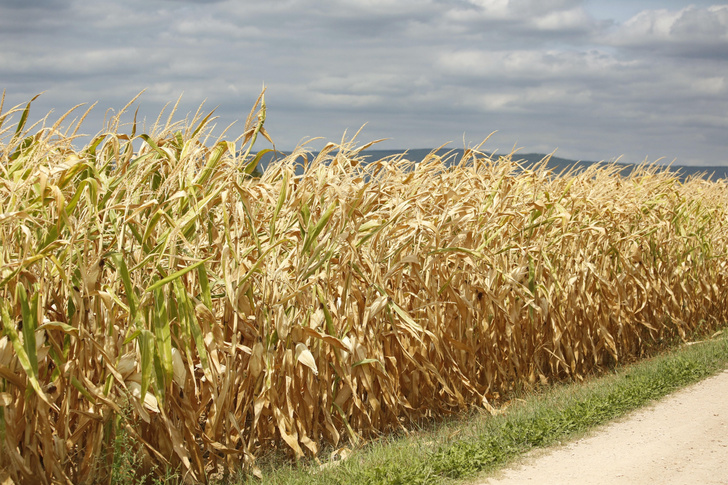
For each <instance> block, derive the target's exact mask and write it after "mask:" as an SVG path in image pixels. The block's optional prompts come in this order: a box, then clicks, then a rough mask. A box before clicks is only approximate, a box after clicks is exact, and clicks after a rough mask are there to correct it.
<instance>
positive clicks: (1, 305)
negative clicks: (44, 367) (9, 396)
mask: <svg viewBox="0 0 728 485" xmlns="http://www.w3.org/2000/svg"><path fill="white" fill-rule="evenodd" d="M19 288H22V285H21V286H19ZM9 306H10V303H9V302H7V301H5V300H0V316H1V318H2V322H3V329H4V330H5V335H7V336H8V338H9V339H10V342H11V343H12V344H13V349H14V350H15V355H17V357H18V362H20V366H21V367H22V368H23V370H24V371H25V374H26V375H27V376H28V382H30V386H31V387H32V388H33V390H34V391H35V393H36V394H38V396H39V397H40V398H41V399H42V400H43V401H45V402H46V404H48V405H49V406H50V407H51V408H53V409H58V408H57V406H56V405H55V404H53V403H51V402H50V400H49V399H48V396H47V395H46V393H45V392H43V388H42V387H41V385H40V382H39V381H38V374H37V370H38V364H37V362H36V365H35V368H34V367H33V366H32V365H31V363H30V359H29V357H28V353H27V352H26V349H25V345H24V344H23V343H21V342H20V337H18V332H16V331H15V325H14V324H13V321H12V319H11V318H10V312H9V310H8V307H9ZM23 328H25V325H23ZM23 337H25V336H23ZM33 345H35V338H33ZM33 350H34V351H35V347H33Z"/></svg>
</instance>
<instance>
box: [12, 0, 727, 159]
mask: <svg viewBox="0 0 728 485" xmlns="http://www.w3.org/2000/svg"><path fill="white" fill-rule="evenodd" d="M693 10H694V11H692V10H691V11H689V12H685V11H672V12H667V13H658V14H655V13H647V14H644V15H647V17H646V18H647V19H651V20H649V22H652V23H659V22H663V21H664V19H673V20H672V24H673V26H672V27H671V30H670V29H668V31H667V34H666V35H667V37H665V38H662V37H655V36H654V35H653V37H652V38H646V37H645V36H646V35H647V34H646V33H647V32H648V30H649V29H648V28H647V26H648V25H650V23H649V22H647V21H646V20H645V21H644V22H643V23H639V22H637V21H634V22H632V23H626V24H624V25H621V26H620V25H615V26H614V27H613V30H612V32H611V33H609V36H608V35H607V34H606V33H605V32H606V30H607V28H608V27H609V24H608V23H606V22H603V21H600V20H599V19H594V18H592V17H591V16H590V15H589V13H588V11H587V10H586V9H585V3H584V2H581V1H577V0H564V1H559V0H554V1H545V2H544V1H541V2H538V1H535V0H528V1H526V0H523V1H508V0H477V1H476V0H473V1H465V0H428V1H410V0H400V1H396V0H347V1H334V0H324V1H313V0H306V1H304V0H286V1H275V2H272V1H268V2H219V3H218V2H204V1H194V0H189V1H183V2H174V1H171V0H159V1H156V2H143V1H142V0H129V1H128V2H110V1H99V0H93V1H92V0H74V1H71V2H68V7H67V9H66V10H56V11H53V10H50V7H49V10H48V14H47V15H46V16H45V17H44V18H40V19H37V20H38V22H37V23H35V24H34V23H33V22H32V20H33V19H32V18H31V16H25V17H23V14H22V13H21V12H20V10H18V9H16V11H15V13H14V15H15V16H16V17H15V20H16V21H17V22H21V23H22V22H25V24H24V25H26V24H27V26H26V27H24V28H26V30H23V31H22V32H24V33H22V34H21V36H22V42H18V34H17V33H16V34H14V35H12V34H9V33H8V32H7V31H6V30H5V29H4V28H3V29H0V66H3V67H2V69H3V72H2V74H3V76H2V82H4V83H5V85H4V86H3V87H5V88H7V89H8V95H9V98H12V99H11V100H10V101H11V102H13V103H21V102H24V101H25V102H27V100H28V99H30V97H32V95H34V94H37V93H38V92H40V91H44V90H45V91H46V93H45V94H44V95H43V96H41V98H39V99H38V101H37V102H36V106H35V107H34V108H33V111H32V114H33V115H36V116H37V115H40V114H41V113H42V114H45V111H46V110H47V109H50V108H55V109H56V110H57V111H58V112H62V111H63V110H64V109H68V107H70V106H72V105H74V104H76V103H78V102H86V101H88V102H93V101H96V100H99V107H98V109H97V110H96V111H95V112H94V113H93V114H92V115H91V116H90V117H89V119H88V121H87V123H86V125H87V126H88V131H91V132H95V131H96V129H100V127H101V121H102V119H103V115H104V110H105V109H106V108H108V107H113V108H115V109H119V108H120V107H122V106H123V105H124V104H126V102H127V101H129V99H131V98H132V97H133V96H134V95H135V94H137V93H138V92H139V91H140V90H142V89H145V88H146V89H147V91H146V92H145V94H144V95H143V96H142V97H141V98H140V101H138V102H137V105H138V106H140V117H143V118H146V119H147V120H149V121H150V122H151V121H153V120H154V118H156V116H157V114H158V112H159V110H161V108H162V106H163V105H164V104H165V103H167V102H172V103H174V102H175V100H176V99H177V98H178V96H180V94H182V93H184V95H183V97H182V101H181V102H180V108H179V114H180V115H181V116H184V115H185V114H186V113H193V112H194V111H195V110H196V109H197V107H198V106H199V104H200V103H201V102H202V101H203V100H205V99H207V100H208V101H207V104H206V106H208V107H209V108H210V109H212V108H213V107H215V106H217V107H218V108H217V110H216V114H217V115H218V116H219V120H218V126H219V130H221V129H222V128H223V127H224V126H227V125H228V124H229V123H231V122H232V121H234V120H236V119H237V120H241V119H244V118H245V116H247V113H248V111H249V109H250V107H251V105H252V103H253V101H254V100H255V98H256V96H257V95H258V93H259V92H260V89H261V86H262V85H263V83H265V84H266V86H267V89H268V91H267V95H266V100H267V103H268V119H267V129H268V132H269V133H270V134H271V135H272V136H273V138H274V140H275V141H276V143H277V145H278V146H279V148H286V149H290V148H292V147H293V146H295V145H296V144H297V143H298V142H299V141H300V140H301V139H303V138H305V137H312V136H324V137H326V138H327V139H329V140H334V141H335V140H338V139H340V138H341V135H342V133H343V132H344V130H348V133H349V134H352V133H353V132H355V131H356V130H358V129H359V128H360V127H361V126H362V125H363V124H365V123H367V125H366V128H365V129H364V131H363V133H362V135H361V138H362V140H363V141H367V140H370V139H374V138H393V140H392V141H390V142H387V144H386V145H385V146H389V147H392V148H407V147H428V146H433V145H439V144H440V143H443V142H446V141H448V140H452V141H453V142H454V143H455V144H456V145H461V144H462V143H463V134H465V142H466V143H469V142H472V143H473V144H475V143H478V142H480V141H481V140H482V139H483V138H485V136H487V135H488V134H489V133H490V132H492V131H494V130H499V133H498V134H497V135H496V136H494V138H493V139H492V145H489V149H493V148H498V147H500V148H501V149H502V150H509V149H510V148H511V146H513V144H514V143H518V144H522V145H524V146H525V147H526V148H525V149H526V150H527V151H537V150H540V151H551V150H553V149H554V148H556V147H559V148H560V151H559V154H561V155H563V156H572V157H576V158H583V159H587V158H610V157H614V156H618V155H619V154H621V153H626V154H627V155H628V156H629V157H630V158H631V160H632V161H634V160H636V159H642V158H644V156H645V155H649V156H651V157H653V158H654V157H656V156H662V155H667V156H670V155H671V154H672V155H673V156H680V157H685V158H686V159H687V158H688V157H691V159H692V158H696V157H698V158H699V157H702V159H704V160H705V161H713V162H721V161H726V160H725V157H723V159H719V158H718V157H719V156H720V155H716V154H720V153H723V154H724V153H725V152H726V151H725V147H726V145H725V141H722V139H721V138H720V136H718V133H720V132H721V130H724V129H725V121H722V120H724V119H725V118H724V113H725V111H726V110H728V101H726V100H727V99H728V96H726V94H728V93H727V92H726V89H727V88H726V79H728V67H727V66H726V63H725V62H724V61H722V60H720V58H716V59H718V61H717V62H716V61H714V60H713V61H706V60H705V59H704V57H694V58H689V59H685V58H681V59H678V58H676V57H674V56H672V57H671V56H669V55H668V56H653V55H647V54H645V53H644V52H643V51H641V50H640V48H639V47H640V46H643V45H647V44H649V42H652V43H653V44H654V45H657V46H660V48H666V49H667V47H665V46H668V45H669V46H672V47H670V49H674V45H676V44H684V45H693V46H694V45H696V42H697V40H695V39H691V38H690V35H692V34H691V32H692V29H693V28H694V26H695V25H701V24H702V23H703V22H704V20H702V19H703V18H704V17H703V16H702V15H703V13H704V12H707V10H706V9H698V8H695V9H693ZM649 15H652V17H649ZM671 16H672V17H671ZM711 21H713V20H711ZM3 22H6V21H5V20H3V19H2V15H0V25H2V26H3V27H4V25H5V24H4V23H3ZM721 22H722V21H719V22H718V23H717V24H716V25H714V26H712V27H711V26H709V25H708V26H706V28H705V29H704V31H705V32H707V33H706V34H705V35H704V36H703V37H702V38H701V39H699V41H700V42H702V43H703V44H705V45H716V46H721V45H722V44H721V42H722V41H720V38H721V37H720V36H721V35H722V34H721V28H722V27H721V26H722V25H723V24H722V23H721ZM64 23H65V24H66V25H69V23H70V25H74V26H76V27H77V28H76V29H75V30H73V31H70V32H64V31H63V29H62V26H63V25H64ZM38 25H40V27H39V26H38ZM655 25H656V24H655ZM711 25H712V24H711ZM81 26H82V27H83V28H82V29H81ZM653 30H654V29H653ZM701 35H702V34H701ZM620 36H621V38H622V42H621V43H620V42H618V40H619V38H620ZM701 49H702V48H701ZM701 53H702V54H703V56H705V51H702V50H701ZM237 126H238V127H237V128H235V127H234V128H232V131H231V133H233V134H236V133H237V131H236V130H240V129H242V128H241V126H240V124H238V125H237ZM696 140H699V142H700V144H699V145H698V144H697V142H696ZM689 142H690V143H689ZM322 143H323V142H322ZM650 147H652V148H650ZM654 147H657V148H654Z"/></svg>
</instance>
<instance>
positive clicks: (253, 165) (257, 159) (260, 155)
mask: <svg viewBox="0 0 728 485" xmlns="http://www.w3.org/2000/svg"><path fill="white" fill-rule="evenodd" d="M272 151H273V150H272V149H270V148H266V149H265V150H261V151H259V152H258V153H256V154H255V157H253V159H252V160H251V161H250V163H248V164H247V165H246V166H245V169H243V171H244V172H245V173H247V174H248V175H250V174H251V173H253V172H254V171H255V169H256V168H258V164H259V163H260V159H261V158H263V155H265V154H266V153H270V152H272Z"/></svg>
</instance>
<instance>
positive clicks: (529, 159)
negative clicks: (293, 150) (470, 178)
mask: <svg viewBox="0 0 728 485" xmlns="http://www.w3.org/2000/svg"><path fill="white" fill-rule="evenodd" d="M433 150H434V149H430V148H416V149H411V150H371V149H370V150H364V151H362V152H361V153H360V157H361V158H363V159H364V160H365V161H366V162H374V161H377V160H381V159H382V158H386V157H392V156H395V155H400V154H402V153H404V152H405V151H406V153H407V154H406V156H405V158H406V159H407V160H411V161H413V162H420V161H422V160H423V159H424V158H425V157H426V156H427V155H429V154H430V153H432V152H433ZM437 154H438V155H439V156H442V157H445V160H446V165H448V166H451V165H454V164H457V163H458V162H459V161H460V159H462V156H463V149H462V148H459V149H452V150H448V149H441V150H438V152H437ZM286 155H287V153H283V152H278V154H277V156H278V157H279V158H280V157H284V156H286ZM316 155H317V153H316V152H313V153H312V157H311V158H313V157H315V156H316ZM487 155H491V154H488V153H487ZM497 155H500V154H496V156H497ZM275 156H276V155H275V154H273V153H267V154H266V155H265V156H263V157H262V159H261V162H260V165H259V168H260V169H261V170H265V168H266V167H267V166H268V164H269V163H270V162H271V161H272V160H273V159H274V157H275ZM547 156H548V155H546V154H543V153H517V154H515V155H514V156H513V158H514V160H517V161H520V162H521V163H522V164H523V166H524V167H530V166H533V165H534V164H536V163H539V162H541V161H542V160H543V159H544V158H546V157H547ZM600 163H605V162H595V161H586V160H570V159H568V158H560V157H551V158H550V159H549V160H548V163H547V167H548V169H549V170H552V171H553V172H554V173H556V174H559V173H561V172H563V171H566V170H572V169H574V170H577V171H580V170H584V169H586V168H588V167H590V166H592V165H594V164H600ZM619 165H624V169H623V170H622V174H623V175H629V173H630V172H631V171H632V170H633V169H634V168H635V167H636V165H634V164H628V163H620V164H619ZM670 169H671V170H672V171H674V172H678V173H679V175H680V178H681V179H683V180H685V179H687V178H689V177H691V176H702V177H704V178H707V177H710V178H711V180H717V179H726V178H728V167H716V166H689V165H672V166H671V167H670Z"/></svg>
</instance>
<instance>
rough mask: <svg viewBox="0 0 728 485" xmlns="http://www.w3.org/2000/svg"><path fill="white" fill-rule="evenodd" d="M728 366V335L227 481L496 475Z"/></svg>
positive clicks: (273, 461)
mask: <svg viewBox="0 0 728 485" xmlns="http://www.w3.org/2000/svg"><path fill="white" fill-rule="evenodd" d="M726 367H728V338H726V334H725V333H723V334H720V335H716V337H715V338H713V339H710V340H707V341H704V342H701V343H699V344H695V345H689V346H681V347H680V348H677V349H675V350H672V351H668V352H665V353H662V354H660V355H658V356H656V357H653V358H651V359H647V360H644V361H642V362H639V363H637V364H633V365H629V366H623V367H618V368H616V369H614V370H612V371H611V372H610V373H609V374H607V375H603V376H601V377H597V378H593V379H590V380H588V381H587V382H586V383H583V384H578V383H576V384H574V383H572V384H562V385H555V386H550V387H548V388H546V389H543V390H542V391H541V392H538V393H536V392H532V393H527V394H523V396H522V398H519V399H516V400H514V402H515V404H512V405H511V406H509V408H508V409H507V411H506V412H505V413H504V414H502V415H499V416H496V417H493V416H490V415H489V414H487V413H485V412H477V411H474V412H471V413H470V414H468V415H467V416H460V417H458V418H453V419H449V420H447V421H445V422H440V423H438V424H432V425H429V426H423V427H422V429H420V430H419V431H416V432H411V433H409V435H407V436H395V437H393V436H390V437H386V438H383V439H381V440H379V441H377V442H374V443H371V444H369V445H367V446H365V447H363V448H362V449H359V450H355V451H354V452H353V453H352V454H351V455H350V457H349V458H348V459H346V460H344V461H341V462H336V464H332V465H330V466H327V467H323V468H322V467H320V466H319V464H318V463H314V462H300V463H299V464H298V465H293V464H291V463H289V462H286V461H285V460H283V459H281V458H280V457H275V456H274V457H268V458H267V459H263V462H262V463H261V469H262V473H263V479H262V480H260V479H257V478H254V477H252V476H242V477H238V478H237V479H236V480H234V481H226V482H225V483H239V484H247V483H256V484H257V483H263V484H305V485H314V484H342V485H343V484H430V483H432V484H434V483H443V482H446V483H447V482H451V483H453V482H457V481H460V480H464V479H467V478H473V477H475V476H477V475H478V474H482V473H483V472H491V471H495V470H497V469H499V468H502V467H503V466H505V465H507V464H509V463H511V462H512V461H513V460H514V459H516V458H517V457H519V456H520V455H522V454H523V453H525V452H527V451H529V450H531V449H533V448H537V447H545V446H549V445H551V444H555V443H558V442H560V441H562V440H567V439H573V438H575V437H578V436H579V435H581V434H583V433H584V432H586V431H588V430H590V429H592V428H594V427H595V426H597V425H600V424H603V423H606V422H608V421H610V420H613V419H615V418H618V417H620V416H623V415H625V414H626V413H628V412H630V411H632V410H634V409H636V408H639V407H641V406H644V405H646V404H648V403H650V402H651V401H654V400H656V399H659V398H661V397H663V396H666V395H667V394H670V393H672V392H674V391H676V390H678V389H680V388H683V387H685V386H687V385H689V384H692V383H695V382H698V381H700V380H702V379H704V378H706V377H709V376H711V375H713V374H715V373H717V372H719V371H721V370H723V369H725V368H726Z"/></svg>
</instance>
